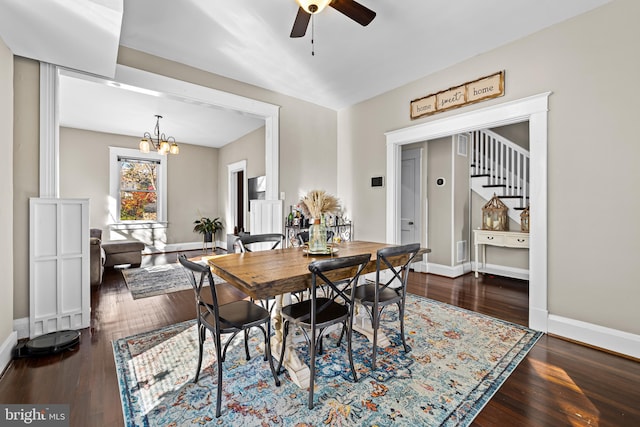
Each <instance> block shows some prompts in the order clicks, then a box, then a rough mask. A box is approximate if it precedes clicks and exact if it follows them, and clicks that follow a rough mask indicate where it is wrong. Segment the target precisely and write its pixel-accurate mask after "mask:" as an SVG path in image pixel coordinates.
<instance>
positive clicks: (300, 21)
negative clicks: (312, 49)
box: [290, 0, 376, 37]
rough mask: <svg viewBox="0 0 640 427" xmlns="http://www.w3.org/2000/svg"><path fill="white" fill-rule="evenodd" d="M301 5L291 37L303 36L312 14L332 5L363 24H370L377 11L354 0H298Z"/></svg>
mask: <svg viewBox="0 0 640 427" xmlns="http://www.w3.org/2000/svg"><path fill="white" fill-rule="evenodd" d="M296 2H298V4H299V5H300V7H299V8H298V14H297V15H296V19H295V21H294V22H293V28H292V29H291V36H290V37H303V36H304V35H305V33H306V32H307V27H308V26H309V20H310V19H311V15H315V14H317V13H320V12H322V11H323V10H324V8H325V7H327V6H331V7H332V8H334V9H335V10H337V11H338V12H340V13H342V14H343V15H345V16H346V17H348V18H351V19H353V20H354V21H356V22H357V23H358V24H360V25H362V26H366V25H369V23H370V22H371V21H373V18H375V17H376V13H375V12H374V11H373V10H371V9H369V8H367V7H364V6H363V5H361V4H360V3H358V2H356V1H354V0H296Z"/></svg>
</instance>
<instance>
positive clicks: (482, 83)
mask: <svg viewBox="0 0 640 427" xmlns="http://www.w3.org/2000/svg"><path fill="white" fill-rule="evenodd" d="M502 95H504V71H499V72H497V73H495V74H491V75H490V76H486V77H481V78H479V79H477V80H473V81H471V82H467V83H465V84H462V85H460V86H455V87H452V88H449V89H447V90H443V91H440V92H437V93H432V94H431V95H427V96H425V97H423V98H418V99H414V100H413V101H411V119H412V120H413V119H417V118H418V117H422V116H429V115H431V114H435V113H440V112H442V111H446V110H450V109H452V108H459V107H463V106H465V105H469V104H474V103H476V102H480V101H484V100H486V99H491V98H497V97H499V96H502Z"/></svg>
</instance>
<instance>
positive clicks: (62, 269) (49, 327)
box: [29, 198, 91, 338]
mask: <svg viewBox="0 0 640 427" xmlns="http://www.w3.org/2000/svg"><path fill="white" fill-rule="evenodd" d="M29 230H30V232H29V309H30V313H29V336H30V337H31V338H33V337H36V336H38V335H42V334H47V333H49V332H55V331H59V330H64V329H81V328H87V327H89V324H90V320H91V311H90V310H91V288H90V285H89V200H87V199H53V198H51V199H46V198H31V199H30V200H29Z"/></svg>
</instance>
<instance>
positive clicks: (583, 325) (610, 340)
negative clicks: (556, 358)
mask: <svg viewBox="0 0 640 427" xmlns="http://www.w3.org/2000/svg"><path fill="white" fill-rule="evenodd" d="M548 327H549V329H548V332H549V333H550V334H554V335H558V336H561V337H565V338H568V339H571V340H574V341H579V342H582V343H585V344H589V345H592V346H594V347H599V348H603V349H606V350H609V351H613V352H616V353H620V354H625V355H627V356H631V357H634V358H636V359H640V335H635V334H631V333H629V332H624V331H619V330H617V329H611V328H607V327H604V326H599V325H594V324H592V323H587V322H582V321H580V320H574V319H569V318H566V317H562V316H556V315H553V314H550V315H549V320H548Z"/></svg>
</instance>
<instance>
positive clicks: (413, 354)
mask: <svg viewBox="0 0 640 427" xmlns="http://www.w3.org/2000/svg"><path fill="white" fill-rule="evenodd" d="M406 311H407V312H406V327H407V329H406V330H407V334H408V337H407V340H408V344H409V345H410V347H411V351H410V352H409V353H407V354H405V353H404V351H403V350H402V344H401V341H400V336H399V333H398V332H397V331H396V330H392V329H387V327H388V324H387V323H384V324H383V325H384V326H383V327H384V328H385V332H386V333H387V335H388V336H389V338H390V340H391V342H392V345H391V346H390V347H388V348H386V349H380V351H379V352H378V369H377V370H376V371H374V372H371V370H370V369H369V362H370V357H371V344H370V342H369V341H368V340H367V339H366V338H365V337H364V336H362V335H360V334H358V333H356V332H354V337H353V345H354V361H355V365H356V370H357V372H358V376H359V381H358V382H357V383H353V382H352V381H351V374H350V369H349V367H348V362H347V359H346V356H345V351H346V345H345V344H344V342H343V344H342V347H340V348H336V347H335V345H333V344H335V342H336V340H337V334H333V335H332V336H330V337H329V338H326V339H325V354H324V355H323V356H322V357H320V358H318V359H317V367H318V369H317V376H316V393H315V407H314V409H313V410H309V409H308V408H307V391H306V390H302V389H300V388H298V387H297V386H296V385H295V384H294V383H293V382H291V380H290V379H289V377H288V374H287V373H283V374H281V375H280V379H281V380H282V385H281V386H280V387H276V386H275V384H274V381H273V377H272V375H271V371H270V370H269V367H268V363H267V362H265V361H263V358H262V357H259V356H258V350H257V348H256V346H257V344H259V343H260V342H262V334H261V333H260V332H259V331H258V330H255V332H254V333H252V334H251V336H250V349H251V354H252V355H253V357H252V358H251V360H249V361H246V360H245V357H244V351H243V344H242V342H243V340H242V338H237V339H236V340H234V342H233V343H232V344H231V345H230V347H229V350H228V353H227V358H226V361H225V362H224V371H223V388H224V391H223V395H222V416H221V417H220V418H218V419H216V418H215V396H216V374H215V370H216V369H215V365H214V360H215V359H214V354H215V353H214V350H213V345H212V341H211V337H210V335H209V334H208V333H207V342H206V344H205V355H204V360H203V365H202V366H203V369H202V373H201V375H200V379H199V381H198V383H197V384H194V383H193V378H194V374H195V372H194V371H195V368H196V363H197V359H198V350H197V348H198V347H197V346H198V344H197V343H198V338H197V333H196V327H195V321H188V322H184V323H180V324H177V325H172V326H169V327H166V328H163V329H160V330H156V331H152V332H147V333H143V334H139V335H135V336H131V337H128V338H123V339H119V340H117V341H114V342H113V351H114V357H115V361H116V371H117V375H118V383H119V387H120V395H121V399H122V407H123V414H124V420H125V424H126V425H127V426H160V425H163V426H164V425H172V426H180V425H204V424H208V425H224V426H230V425H233V426H258V425H261V426H268V425H277V426H300V427H301V426H320V425H332V426H347V425H354V426H355V425H358V426H360V425H367V426H373V425H379V426H383V425H385V426H386V425H391V424H394V425H402V426H418V425H420V426H453V425H456V426H468V425H469V424H471V422H472V421H473V419H474V418H475V416H476V415H477V414H478V413H479V412H480V410H481V409H482V408H483V407H484V405H485V404H486V403H487V402H488V400H489V399H490V398H491V396H493V394H494V393H495V392H496V391H497V389H498V388H499V387H500V386H501V385H502V383H503V382H504V381H505V380H506V379H507V377H508V376H509V375H510V374H511V372H513V370H514V369H515V368H516V366H517V365H518V363H520V361H521V360H522V359H523V358H524V357H525V356H526V354H527V353H528V352H529V350H530V349H531V347H532V346H533V345H534V344H535V343H536V341H537V340H538V338H539V337H540V336H541V333H540V332H536V331H533V330H531V329H528V328H526V327H523V326H520V325H516V324H512V323H509V322H505V321H502V320H498V319H494V318H492V317H488V316H484V315H481V314H478V313H474V312H470V311H467V310H463V309H460V308H457V307H454V306H451V305H448V304H443V303H439V302H436V301H433V300H429V299H426V298H422V297H416V296H413V295H409V296H408V298H407V307H406ZM385 316H387V319H386V320H395V317H397V312H394V311H390V312H389V313H386V314H385ZM391 325H397V323H392V324H390V325H389V326H391ZM298 352H299V354H300V357H301V358H302V359H303V360H306V361H307V363H308V357H309V356H308V353H307V351H306V346H305V345H304V341H303V342H302V343H300V344H299V347H298Z"/></svg>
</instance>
